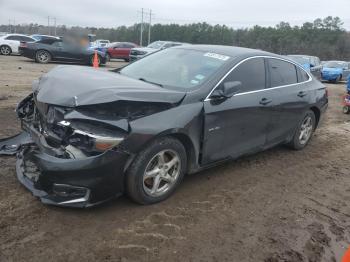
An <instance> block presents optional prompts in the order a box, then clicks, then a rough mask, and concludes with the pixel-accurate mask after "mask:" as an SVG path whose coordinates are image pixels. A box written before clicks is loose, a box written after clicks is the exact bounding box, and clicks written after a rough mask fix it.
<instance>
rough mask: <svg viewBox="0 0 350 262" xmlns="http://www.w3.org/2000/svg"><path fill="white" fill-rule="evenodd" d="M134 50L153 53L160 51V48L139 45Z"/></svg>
mask: <svg viewBox="0 0 350 262" xmlns="http://www.w3.org/2000/svg"><path fill="white" fill-rule="evenodd" d="M132 50H135V51H142V52H147V53H153V52H156V51H158V50H159V49H154V48H149V47H137V48H133V49H132Z"/></svg>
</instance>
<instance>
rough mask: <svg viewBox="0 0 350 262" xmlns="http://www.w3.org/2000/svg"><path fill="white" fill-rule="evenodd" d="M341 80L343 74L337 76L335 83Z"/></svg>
mask: <svg viewBox="0 0 350 262" xmlns="http://www.w3.org/2000/svg"><path fill="white" fill-rule="evenodd" d="M340 80H341V75H339V76H337V78H336V79H335V80H334V83H336V84H338V83H339V82H340Z"/></svg>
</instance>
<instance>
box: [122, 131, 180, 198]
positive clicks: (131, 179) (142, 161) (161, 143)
mask: <svg viewBox="0 0 350 262" xmlns="http://www.w3.org/2000/svg"><path fill="white" fill-rule="evenodd" d="M166 149H170V150H173V151H175V152H176V153H177V154H178V156H179V158H180V161H181V171H180V174H179V177H178V179H177V181H176V183H175V184H174V185H173V187H172V188H171V189H170V190H169V191H168V192H166V193H165V194H164V195H162V196H159V197H152V196H149V195H147V194H146V192H145V191H144V188H143V174H144V171H145V169H146V167H147V165H148V163H149V161H151V159H152V158H153V157H154V156H155V155H156V154H157V153H159V152H160V151H163V150H166ZM186 168H187V155H186V151H185V148H184V146H183V145H182V144H181V142H180V141H178V140H177V139H174V138H170V137H164V138H159V139H156V140H155V141H154V142H152V143H151V144H150V145H149V146H148V147H147V148H146V149H144V150H143V151H141V152H140V153H139V154H138V155H137V157H136V158H135V160H134V161H133V163H132V164H131V166H130V168H129V169H128V172H127V177H126V187H127V193H128V195H129V197H131V198H132V199H133V200H134V201H135V202H137V203H139V204H154V203H158V202H161V201H163V200H165V199H167V198H168V197H169V196H170V195H172V194H173V192H174V191H175V190H176V188H177V187H178V186H179V184H180V183H181V181H182V179H183V177H184V175H185V172H186Z"/></svg>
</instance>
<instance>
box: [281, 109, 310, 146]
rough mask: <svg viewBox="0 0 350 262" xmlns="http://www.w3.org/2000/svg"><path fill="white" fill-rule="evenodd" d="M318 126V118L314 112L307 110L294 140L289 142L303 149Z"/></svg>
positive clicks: (290, 144)
mask: <svg viewBox="0 0 350 262" xmlns="http://www.w3.org/2000/svg"><path fill="white" fill-rule="evenodd" d="M315 127H316V118H315V114H314V112H312V111H311V110H309V111H307V112H306V113H305V115H304V117H303V119H302V121H301V122H300V123H299V125H298V127H297V130H296V132H295V134H294V136H293V139H292V141H291V142H290V143H289V144H288V145H289V146H290V147H291V148H293V149H295V150H300V149H303V148H304V147H305V146H306V145H307V144H308V143H309V141H310V139H311V137H312V134H313V132H314V130H315Z"/></svg>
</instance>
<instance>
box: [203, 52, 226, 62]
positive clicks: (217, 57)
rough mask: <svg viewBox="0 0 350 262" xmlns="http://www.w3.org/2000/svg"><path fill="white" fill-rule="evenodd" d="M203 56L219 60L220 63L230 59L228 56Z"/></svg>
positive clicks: (208, 54) (206, 54) (213, 54)
mask: <svg viewBox="0 0 350 262" xmlns="http://www.w3.org/2000/svg"><path fill="white" fill-rule="evenodd" d="M204 56H207V57H211V58H215V59H219V60H222V61H227V60H229V59H230V57H229V56H226V55H219V54H215V53H205V54H204Z"/></svg>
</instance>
